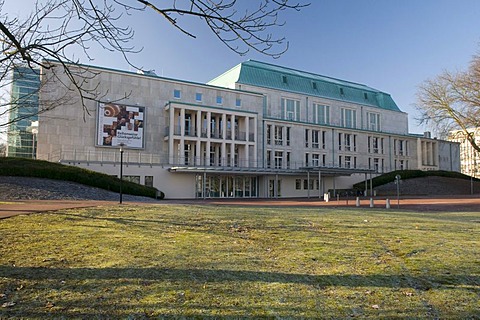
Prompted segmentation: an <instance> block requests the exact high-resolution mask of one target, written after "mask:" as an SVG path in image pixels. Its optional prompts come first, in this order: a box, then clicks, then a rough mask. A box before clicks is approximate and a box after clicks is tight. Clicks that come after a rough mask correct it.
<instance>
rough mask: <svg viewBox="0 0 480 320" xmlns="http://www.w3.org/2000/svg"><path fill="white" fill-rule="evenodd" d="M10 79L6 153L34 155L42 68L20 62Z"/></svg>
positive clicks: (23, 156)
mask: <svg viewBox="0 0 480 320" xmlns="http://www.w3.org/2000/svg"><path fill="white" fill-rule="evenodd" d="M9 82H11V91H10V99H9V101H8V103H7V109H8V122H9V123H10V124H9V125H8V128H7V156H9V157H22V158H35V155H36V139H35V138H36V132H37V125H38V123H37V120H38V115H37V113H38V104H39V100H38V91H39V88H40V72H39V70H36V69H31V68H28V67H21V66H18V67H15V68H14V69H13V71H12V76H11V79H9Z"/></svg>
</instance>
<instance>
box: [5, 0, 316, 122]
mask: <svg viewBox="0 0 480 320" xmlns="http://www.w3.org/2000/svg"><path fill="white" fill-rule="evenodd" d="M293 1H302V0H293ZM247 3H248V4H247ZM307 5H308V4H301V3H299V2H292V0H249V1H248V2H246V1H239V0H162V1H160V0H44V1H43V2H40V0H39V1H37V2H36V5H35V8H34V9H33V10H32V12H31V13H30V15H28V17H26V18H24V19H21V18H19V17H11V16H9V14H8V13H6V12H4V11H3V10H2V9H3V1H2V0H0V49H1V53H0V82H1V81H3V83H4V85H5V84H6V83H8V77H9V74H10V73H11V71H12V70H13V69H14V68H15V67H16V66H27V67H28V68H31V69H32V70H37V69H39V68H43V69H52V68H54V69H55V70H54V72H53V73H52V74H53V76H54V78H55V79H50V81H53V82H55V83H56V84H57V85H59V86H62V87H64V89H65V90H64V93H65V95H68V96H70V97H71V96H77V97H78V98H79V99H80V101H81V104H82V106H83V108H84V112H85V114H88V112H89V110H88V108H87V101H89V100H98V99H99V95H100V96H101V94H102V93H98V92H97V88H92V87H91V86H90V82H91V81H90V80H91V79H93V78H94V77H95V74H94V73H92V72H90V71H89V70H88V68H86V67H82V66H81V65H80V64H79V62H80V60H79V58H78V57H77V58H75V57H74V56H73V55H72V54H71V52H72V50H71V49H72V48H76V49H80V50H81V52H83V54H84V56H85V57H86V58H87V59H88V60H89V61H90V60H93V58H94V57H93V56H92V54H93V53H92V51H91V47H92V46H99V47H100V48H102V49H104V50H106V51H109V52H119V53H120V54H121V55H122V56H123V58H124V60H125V61H126V62H127V63H128V64H130V65H131V66H132V67H133V68H135V66H134V65H133V64H132V63H131V62H130V61H129V58H128V57H129V55H130V54H133V53H136V52H138V51H139V50H136V49H135V48H134V47H133V46H132V45H131V43H132V39H133V38H134V36H135V32H134V26H130V25H128V24H125V21H126V20H125V19H124V16H126V15H132V14H137V15H141V14H145V12H146V11H150V12H154V13H156V14H158V17H159V20H162V19H165V20H166V21H168V22H169V23H170V24H171V25H172V26H173V27H174V28H176V29H177V30H179V31H180V32H182V33H183V34H185V35H187V36H189V37H193V38H195V32H194V31H192V30H187V28H186V27H184V26H183V25H182V23H181V22H182V21H183V20H184V19H186V18H188V17H191V18H198V19H200V20H201V21H203V23H205V24H206V25H207V26H208V28H210V30H211V31H212V32H213V34H214V35H215V36H216V37H217V38H218V39H219V40H220V41H221V42H222V43H223V44H224V45H226V46H227V47H228V48H230V49H231V50H233V51H234V52H236V53H238V54H242V55H243V54H246V53H248V52H249V51H250V50H254V51H256V52H260V53H262V54H265V55H268V56H272V57H275V58H276V57H279V56H280V55H281V54H283V53H284V52H285V51H286V50H287V49H288V42H286V41H285V38H284V37H281V36H280V37H275V36H274V31H275V28H276V27H280V26H283V25H284V22H280V20H279V18H280V13H281V12H283V11H285V10H293V11H299V10H300V9H302V8H304V7H305V6H307ZM252 8H253V9H252ZM52 61H55V63H50V62H52ZM72 66H75V67H72ZM42 83H43V82H42ZM5 88H6V87H5ZM9 103H10V106H8V104H9ZM40 103H41V104H44V105H42V106H41V108H40V109H39V110H38V113H41V112H44V110H49V109H50V108H54V107H57V106H60V105H61V103H60V102H57V103H55V102H53V101H50V102H48V104H47V102H45V101H41V102H40ZM62 103H63V101H62ZM19 106H20V103H19V102H17V103H15V102H13V103H12V102H4V104H3V109H2V110H3V111H2V110H0V113H1V112H3V113H8V111H5V110H11V108H18V107H19ZM22 117H24V116H23V115H22ZM21 119H23V118H21V117H18V118H16V119H9V120H8V121H6V122H4V123H1V122H0V128H1V127H2V126H6V125H8V124H10V123H14V122H15V121H19V120H21Z"/></svg>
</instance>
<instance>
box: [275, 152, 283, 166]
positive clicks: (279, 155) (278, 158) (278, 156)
mask: <svg viewBox="0 0 480 320" xmlns="http://www.w3.org/2000/svg"><path fill="white" fill-rule="evenodd" d="M282 168H283V152H282V151H275V169H282Z"/></svg>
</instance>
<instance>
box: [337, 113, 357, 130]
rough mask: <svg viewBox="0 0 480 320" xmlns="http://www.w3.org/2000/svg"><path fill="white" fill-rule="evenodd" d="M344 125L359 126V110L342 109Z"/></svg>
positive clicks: (348, 126) (347, 126)
mask: <svg viewBox="0 0 480 320" xmlns="http://www.w3.org/2000/svg"><path fill="white" fill-rule="evenodd" d="M341 120H342V127H345V128H353V129H355V128H356V127H357V111H356V110H353V109H342V119H341Z"/></svg>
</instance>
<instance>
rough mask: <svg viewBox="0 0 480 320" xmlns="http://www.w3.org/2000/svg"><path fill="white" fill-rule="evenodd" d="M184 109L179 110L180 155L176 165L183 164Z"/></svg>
mask: <svg viewBox="0 0 480 320" xmlns="http://www.w3.org/2000/svg"><path fill="white" fill-rule="evenodd" d="M185 160H186V159H185V109H180V155H179V159H178V160H177V163H179V164H180V163H181V164H185Z"/></svg>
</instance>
